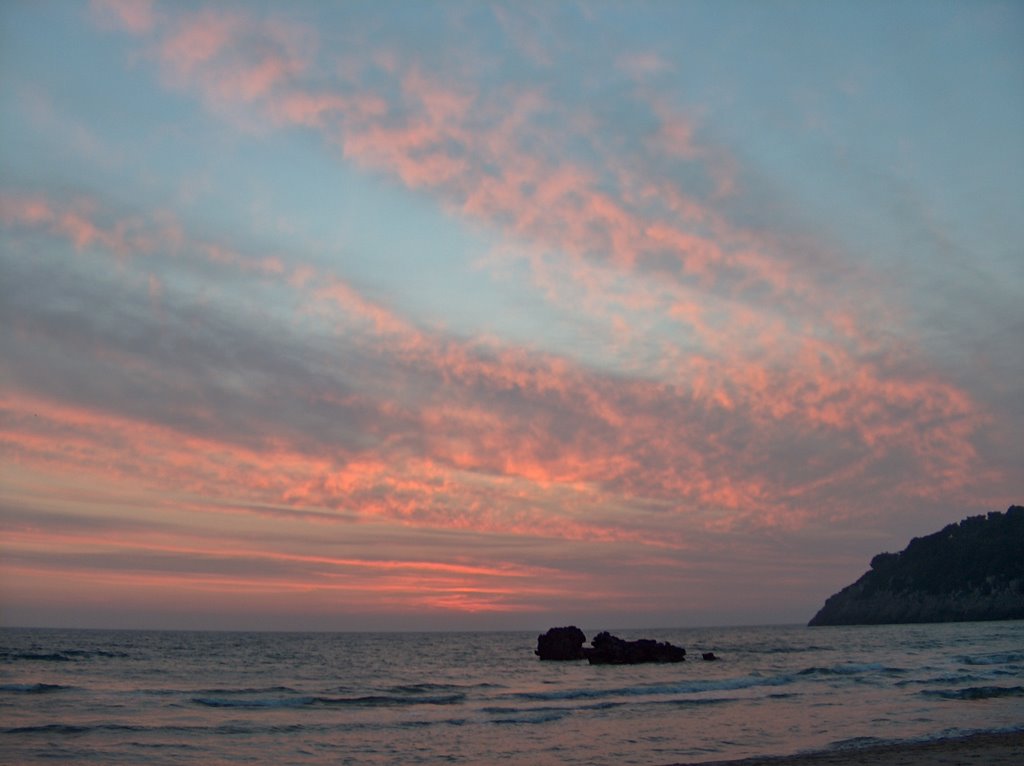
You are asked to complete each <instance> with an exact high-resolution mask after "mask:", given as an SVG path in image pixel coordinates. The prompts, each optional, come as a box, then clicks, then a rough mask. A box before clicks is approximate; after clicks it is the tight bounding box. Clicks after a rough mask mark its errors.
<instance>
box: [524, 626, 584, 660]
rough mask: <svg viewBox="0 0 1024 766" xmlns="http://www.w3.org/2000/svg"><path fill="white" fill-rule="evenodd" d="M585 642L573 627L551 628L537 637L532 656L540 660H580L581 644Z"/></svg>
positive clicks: (582, 636)
mask: <svg viewBox="0 0 1024 766" xmlns="http://www.w3.org/2000/svg"><path fill="white" fill-rule="evenodd" d="M586 640H587V637H586V636H585V635H584V634H583V631H582V630H580V629H579V628H577V627H576V626H575V625H569V626H566V627H564V628H551V629H550V630H548V632H547V633H543V634H541V635H539V636H537V649H536V650H535V651H534V654H536V655H537V656H538V657H540V658H541V659H542V660H582V659H583V642H584V641H586Z"/></svg>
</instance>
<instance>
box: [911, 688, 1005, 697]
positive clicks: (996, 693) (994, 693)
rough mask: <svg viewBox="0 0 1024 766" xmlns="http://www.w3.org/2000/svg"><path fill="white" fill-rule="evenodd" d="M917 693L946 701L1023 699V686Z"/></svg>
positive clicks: (937, 690) (935, 690)
mask: <svg viewBox="0 0 1024 766" xmlns="http://www.w3.org/2000/svg"><path fill="white" fill-rule="evenodd" d="M918 693H919V694H921V695H923V696H925V697H939V698H941V699H946V700H986V699H993V698H995V697H1024V686H968V687H966V688H964V689H924V690H922V691H920V692H918Z"/></svg>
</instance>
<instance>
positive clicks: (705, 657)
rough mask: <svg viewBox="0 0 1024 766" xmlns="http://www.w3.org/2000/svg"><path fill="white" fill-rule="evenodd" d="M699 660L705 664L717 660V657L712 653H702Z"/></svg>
mask: <svg viewBox="0 0 1024 766" xmlns="http://www.w3.org/2000/svg"><path fill="white" fill-rule="evenodd" d="M700 658H701V659H702V660H704V661H705V662H714V661H715V660H717V659H718V657H716V656H715V653H714V652H704V654H702V655H701V656H700Z"/></svg>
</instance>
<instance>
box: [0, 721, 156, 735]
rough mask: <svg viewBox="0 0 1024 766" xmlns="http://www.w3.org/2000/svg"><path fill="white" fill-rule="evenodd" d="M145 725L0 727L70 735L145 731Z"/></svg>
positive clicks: (24, 732)
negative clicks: (96, 732)
mask: <svg viewBox="0 0 1024 766" xmlns="http://www.w3.org/2000/svg"><path fill="white" fill-rule="evenodd" d="M145 730H146V727H145V726H132V725H130V724H120V723H99V724H92V725H90V726H80V725H76V724H70V723H45V724H40V725H38V726H16V727H14V728H10V729H2V730H0V731H2V733H4V734H29V735H31V734H46V735H54V734H57V735H64V736H72V735H78V734H88V733H90V732H95V731H121V732H139V731H145Z"/></svg>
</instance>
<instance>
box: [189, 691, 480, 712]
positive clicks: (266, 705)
mask: <svg viewBox="0 0 1024 766" xmlns="http://www.w3.org/2000/svg"><path fill="white" fill-rule="evenodd" d="M465 699H466V695H465V694H461V693H459V694H435V695H418V696H408V695H384V694H371V695H364V696H360V697H321V696H314V695H296V696H284V697H282V696H273V697H255V698H253V697H242V696H235V695H222V696H203V697H193V698H192V700H191V701H192V702H193V703H194V704H197V705H203V706H204V707H215V708H240V709H250V710H255V709H270V708H296V707H307V706H312V705H324V706H327V707H409V706H414V705H457V704H459V703H460V702H463V701H464V700H465Z"/></svg>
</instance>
